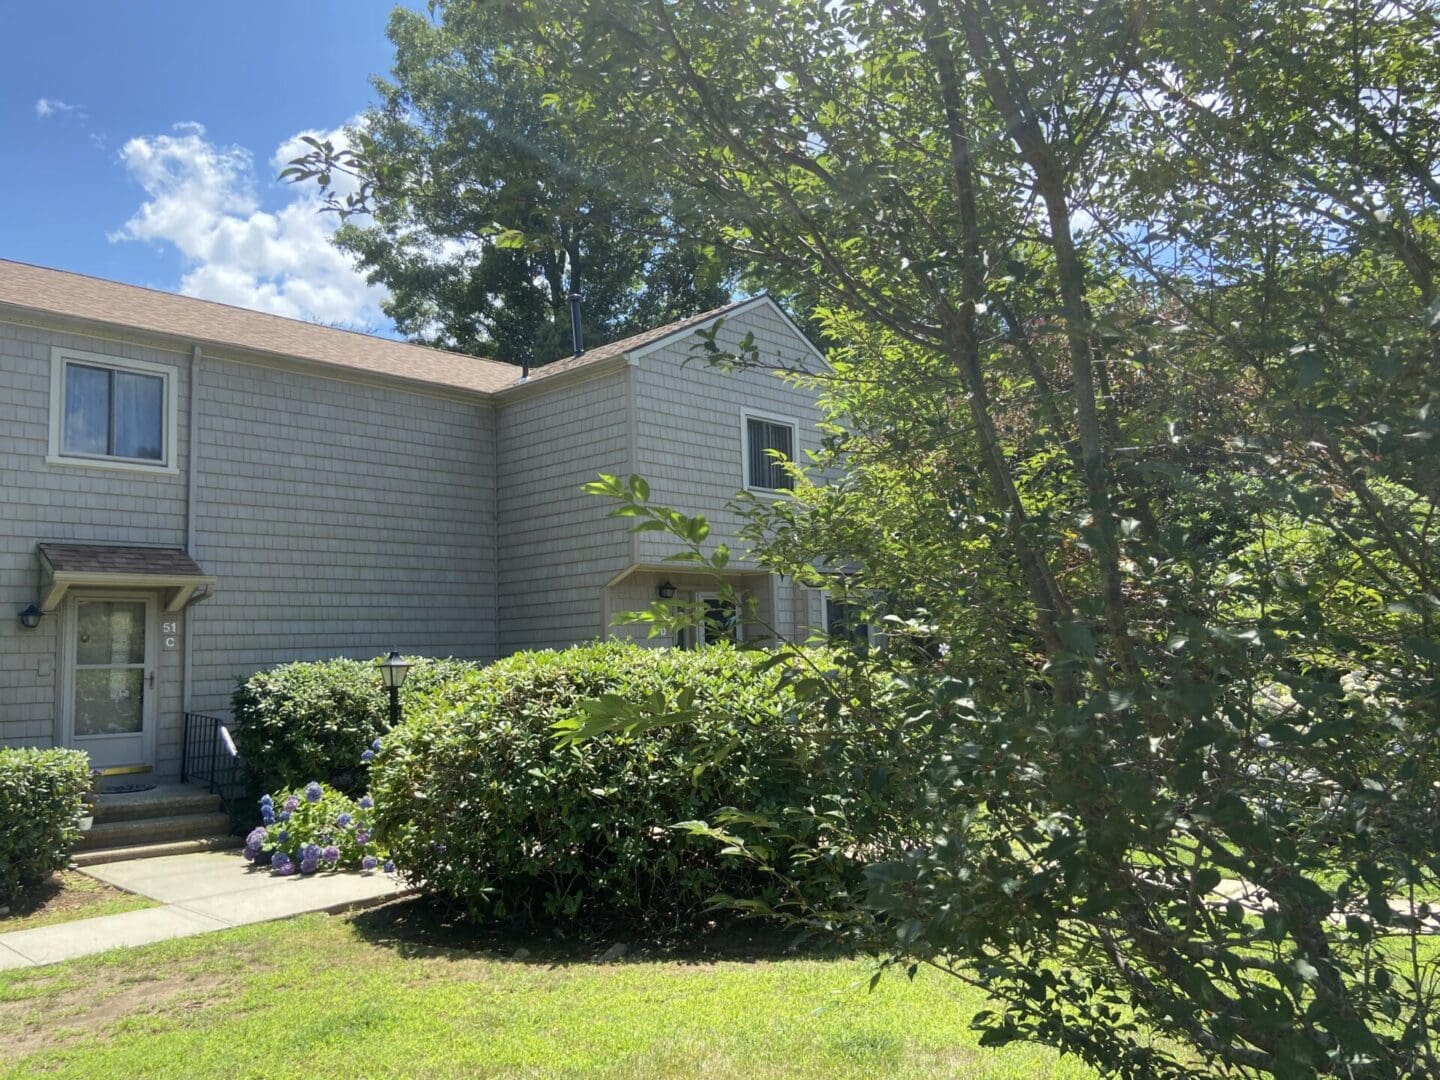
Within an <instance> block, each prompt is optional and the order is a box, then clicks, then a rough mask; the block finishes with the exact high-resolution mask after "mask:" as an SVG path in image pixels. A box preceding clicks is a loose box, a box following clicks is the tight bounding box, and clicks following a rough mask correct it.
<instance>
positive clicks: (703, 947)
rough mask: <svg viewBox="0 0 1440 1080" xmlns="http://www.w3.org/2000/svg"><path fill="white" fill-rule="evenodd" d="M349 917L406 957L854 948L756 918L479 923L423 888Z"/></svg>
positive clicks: (590, 957) (720, 956) (652, 956)
mask: <svg viewBox="0 0 1440 1080" xmlns="http://www.w3.org/2000/svg"><path fill="white" fill-rule="evenodd" d="M350 922H351V925H352V926H353V927H354V928H355V931H356V932H357V933H358V934H359V935H360V937H362V938H364V939H365V940H366V941H368V942H370V943H371V944H373V945H379V946H382V947H385V948H390V949H394V950H395V951H396V952H397V953H399V954H400V955H401V956H405V957H430V958H439V959H453V960H473V959H486V960H492V961H499V962H511V963H522V964H539V965H542V966H546V967H560V966H567V965H573V964H609V963H617V962H621V961H624V962H635V961H639V962H652V963H682V964H696V965H704V964H714V963H720V962H722V961H723V962H726V963H763V962H768V961H774V960H783V959H795V958H797V957H802V956H803V957H808V958H811V959H821V958H825V959H831V958H839V957H842V956H847V955H850V954H849V953H846V952H843V951H841V950H839V949H836V948H834V947H833V946H831V945H827V944H825V943H822V942H820V941H818V940H817V939H814V938H808V939H801V938H800V937H799V935H797V934H796V932H795V931H793V930H787V929H784V928H781V927H777V926H774V925H769V924H765V923H762V922H759V921H754V920H743V921H742V920H731V921H728V922H727V921H717V922H716V923H714V924H712V925H710V926H709V927H707V928H705V929H703V930H700V931H696V932H693V933H687V934H685V935H683V936H681V935H678V934H677V935H673V936H667V937H663V938H655V937H649V938H647V937H644V936H639V935H636V934H634V933H631V934H628V935H627V934H626V933H615V934H611V935H609V936H607V937H604V938H600V939H596V938H584V939H577V938H575V937H573V936H570V937H567V936H565V935H563V934H560V933H558V932H557V933H550V934H546V933H544V932H542V931H536V930H533V929H522V928H519V927H516V926H513V925H506V924H503V923H494V924H485V925H477V924H475V923H472V922H469V921H468V920H467V919H465V918H464V916H463V915H461V914H459V913H457V912H453V911H450V910H447V908H446V907H445V906H443V905H442V904H440V903H437V902H436V901H434V900H432V899H430V898H429V897H424V896H412V897H406V898H404V899H401V900H396V901H394V902H392V903H388V904H385V905H383V906H381V907H375V908H370V909H369V910H367V911H362V912H359V913H357V914H355V915H353V916H351V917H350Z"/></svg>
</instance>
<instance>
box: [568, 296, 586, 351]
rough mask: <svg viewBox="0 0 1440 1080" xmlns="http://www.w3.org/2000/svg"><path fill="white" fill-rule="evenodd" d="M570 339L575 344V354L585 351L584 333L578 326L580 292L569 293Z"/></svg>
mask: <svg viewBox="0 0 1440 1080" xmlns="http://www.w3.org/2000/svg"><path fill="white" fill-rule="evenodd" d="M570 340H571V342H572V343H573V344H574V345H575V355H576V356H579V355H580V354H581V353H583V352H584V351H585V335H584V333H583V331H582V330H581V326H580V294H579V293H574V292H572V293H571V294H570Z"/></svg>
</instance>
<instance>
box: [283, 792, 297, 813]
mask: <svg viewBox="0 0 1440 1080" xmlns="http://www.w3.org/2000/svg"><path fill="white" fill-rule="evenodd" d="M285 809H286V810H292V811H293V810H299V809H300V800H299V799H297V798H296V797H295V796H294V795H291V796H290V797H289V798H288V799H286V800H285Z"/></svg>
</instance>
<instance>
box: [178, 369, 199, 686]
mask: <svg viewBox="0 0 1440 1080" xmlns="http://www.w3.org/2000/svg"><path fill="white" fill-rule="evenodd" d="M199 383H200V346H199V345H196V346H195V347H194V348H193V349H192V350H191V352H190V403H189V406H190V407H189V412H190V418H189V420H188V421H187V423H186V438H187V439H188V441H189V442H188V446H187V450H188V454H187V456H186V462H185V553H186V554H187V555H189V556H190V557H191V558H192V559H193V558H195V487H196V480H197V475H196V474H197V473H198V472H199V470H200V427H199V417H200V406H199V402H200V394H199V392H198V391H199ZM195 607H196V605H194V604H192V605H190V606H189V607H188V608H186V609H185V612H184V616H185V634H184V637H183V638H182V639H181V642H180V650H181V651H180V667H181V671H180V711H181V712H185V713H188V712H189V711H190V705H191V694H190V683H191V675H190V657H191V651H190V638H191V636H192V635H191V632H190V631H191V628H192V626H193V625H194V620H195Z"/></svg>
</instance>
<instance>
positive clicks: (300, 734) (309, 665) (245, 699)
mask: <svg viewBox="0 0 1440 1080" xmlns="http://www.w3.org/2000/svg"><path fill="white" fill-rule="evenodd" d="M408 659H409V660H410V662H411V663H412V664H413V665H414V666H413V667H412V668H411V669H410V676H409V678H407V679H406V680H405V685H404V686H403V687H402V688H401V691H400V700H401V707H402V708H404V707H406V704H407V702H409V701H410V700H411V699H413V698H414V697H415V696H416V695H418V694H422V693H424V692H426V691H427V690H429V689H431V688H432V687H434V686H435V685H437V684H438V683H441V682H444V681H445V680H447V679H450V678H452V677H454V676H455V675H456V674H459V673H461V672H465V671H469V670H471V669H472V668H473V667H474V666H475V665H474V664H473V663H471V662H469V661H465V660H453V659H443V660H436V659H430V658H427V657H414V656H412V657H408ZM376 664H377V661H374V660H347V659H343V658H341V659H335V660H318V661H310V662H296V663H292V664H282V665H280V666H279V667H275V668H270V669H269V670H266V671H257V672H255V674H253V675H251V676H250V677H249V678H248V679H242V680H241V681H240V684H239V686H237V687H236V689H235V695H234V697H233V698H232V699H231V710H232V714H233V718H234V724H235V742H236V746H237V748H238V749H239V751H240V757H241V759H242V760H243V761H244V762H245V764H246V767H247V768H248V769H249V770H250V773H251V775H252V776H253V777H254V779H255V780H256V782H257V783H258V784H259V786H260V787H261V789H262V790H266V791H273V790H275V789H277V788H290V787H296V786H299V785H303V784H306V783H308V782H310V781H311V780H320V781H323V782H324V783H326V784H329V785H331V786H332V787H335V788H338V789H339V790H340V791H344V792H347V793H349V794H352V795H358V794H360V793H361V792H363V791H364V790H365V788H366V773H367V770H366V768H365V765H364V763H363V762H362V761H361V756H362V755H363V754H364V753H365V751H366V750H367V749H369V747H370V744H371V743H372V742H373V741H374V740H375V739H376V738H378V737H379V736H381V735H383V734H384V733H385V732H386V731H388V730H389V728H390V697H389V694H388V693H387V692H386V690H385V688H384V687H383V686H382V684H381V682H380V672H379V670H378V669H377V667H376Z"/></svg>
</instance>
